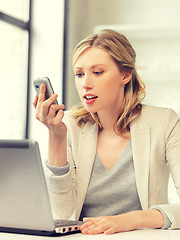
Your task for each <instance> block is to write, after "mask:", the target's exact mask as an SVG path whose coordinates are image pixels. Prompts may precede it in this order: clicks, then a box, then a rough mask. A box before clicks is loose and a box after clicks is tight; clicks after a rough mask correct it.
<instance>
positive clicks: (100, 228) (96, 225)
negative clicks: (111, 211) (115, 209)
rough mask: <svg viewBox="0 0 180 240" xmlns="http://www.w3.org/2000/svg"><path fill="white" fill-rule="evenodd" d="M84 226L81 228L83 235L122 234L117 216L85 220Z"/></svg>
mask: <svg viewBox="0 0 180 240" xmlns="http://www.w3.org/2000/svg"><path fill="white" fill-rule="evenodd" d="M83 221H84V224H83V225H82V226H81V227H80V230H81V232H82V234H90V235H94V234H101V233H104V234H106V235H109V234H113V233H117V232H121V231H122V229H121V226H120V225H119V224H118V221H117V219H116V216H104V217H97V218H84V219H83Z"/></svg>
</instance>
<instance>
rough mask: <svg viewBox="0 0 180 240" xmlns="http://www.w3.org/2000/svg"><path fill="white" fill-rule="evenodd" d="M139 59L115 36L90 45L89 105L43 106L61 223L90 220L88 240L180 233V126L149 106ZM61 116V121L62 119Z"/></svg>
mask: <svg viewBox="0 0 180 240" xmlns="http://www.w3.org/2000/svg"><path fill="white" fill-rule="evenodd" d="M135 57H136V54H135V51H134V49H133V48H132V46H131V44H130V43H129V41H128V40H127V39H126V38H125V37H124V36H123V35H121V34H119V33H117V32H115V31H113V30H102V31H101V32H100V33H99V34H94V35H92V36H90V37H87V38H86V39H84V40H82V41H81V42H80V43H79V44H78V45H77V47H76V48H75V51H74V56H73V67H74V72H75V85H76V88H77V91H78V93H79V96H80V99H81V102H82V105H80V106H76V107H73V108H72V109H71V111H65V112H63V109H64V105H59V106H58V105H54V104H53V105H52V103H53V102H54V101H55V99H56V98H57V94H53V95H52V96H51V97H50V98H49V99H48V100H45V91H46V87H45V85H42V86H41V89H40V95H39V99H38V98H37V96H36V98H35V101H34V106H35V107H36V118H37V119H38V120H40V121H41V122H42V123H43V124H45V125H46V126H47V128H48V131H49V153H48V160H47V163H46V165H47V180H48V186H49V192H50V198H51V201H52V206H53V211H54V214H55V217H58V218H69V217H71V215H72V213H73V211H75V219H76V220H78V219H80V220H83V221H84V224H83V225H82V227H81V231H82V233H83V234H98V233H104V234H113V233H116V232H121V231H130V230H134V229H137V228H143V227H145V228H169V229H176V228H180V215H179V212H180V203H178V204H168V198H167V188H168V178H169V172H171V174H172V177H173V180H174V183H175V186H176V188H177V192H178V194H179V195H180V175H179V170H180V123H179V119H178V116H177V115H176V114H175V113H174V112H173V111H172V110H170V109H165V108H158V107H150V106H146V105H142V104H141V101H142V99H143V98H144V96H145V91H144V84H143V82H142V81H141V80H140V78H139V76H138V74H137V72H136V68H135ZM57 111H58V113H57Z"/></svg>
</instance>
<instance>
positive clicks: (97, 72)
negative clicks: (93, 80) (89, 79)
mask: <svg viewBox="0 0 180 240" xmlns="http://www.w3.org/2000/svg"><path fill="white" fill-rule="evenodd" d="M102 73H103V71H95V72H94V74H95V75H101V74H102Z"/></svg>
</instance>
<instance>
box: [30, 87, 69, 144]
mask: <svg viewBox="0 0 180 240" xmlns="http://www.w3.org/2000/svg"><path fill="white" fill-rule="evenodd" d="M45 93H46V85H45V84H41V87H40V91H39V98H38V96H37V95H36V97H35V99H34V102H33V105H34V107H35V109H36V112H35V117H36V119H38V120H39V121H40V122H42V123H43V124H44V125H45V126H46V127H47V128H48V129H49V133H50V134H51V135H53V136H54V137H58V139H59V140H60V139H64V138H65V137H66V133H67V128H66V125H65V124H64V123H63V122H62V118H63V116H64V111H63V109H64V108H65V106H64V105H63V104H62V105H57V104H53V102H54V101H55V100H56V99H57V97H58V95H57V94H55V93H54V94H52V96H51V97H50V98H48V99H47V100H46V99H45Z"/></svg>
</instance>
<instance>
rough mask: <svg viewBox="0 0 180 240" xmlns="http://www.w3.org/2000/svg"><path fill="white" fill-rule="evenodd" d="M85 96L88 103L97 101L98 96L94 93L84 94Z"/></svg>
mask: <svg viewBox="0 0 180 240" xmlns="http://www.w3.org/2000/svg"><path fill="white" fill-rule="evenodd" d="M83 98H84V99H85V102H86V103H87V104H92V103H94V102H95V101H96V99H97V98H98V97H97V96H95V95H93V94H85V95H84V96H83Z"/></svg>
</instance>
